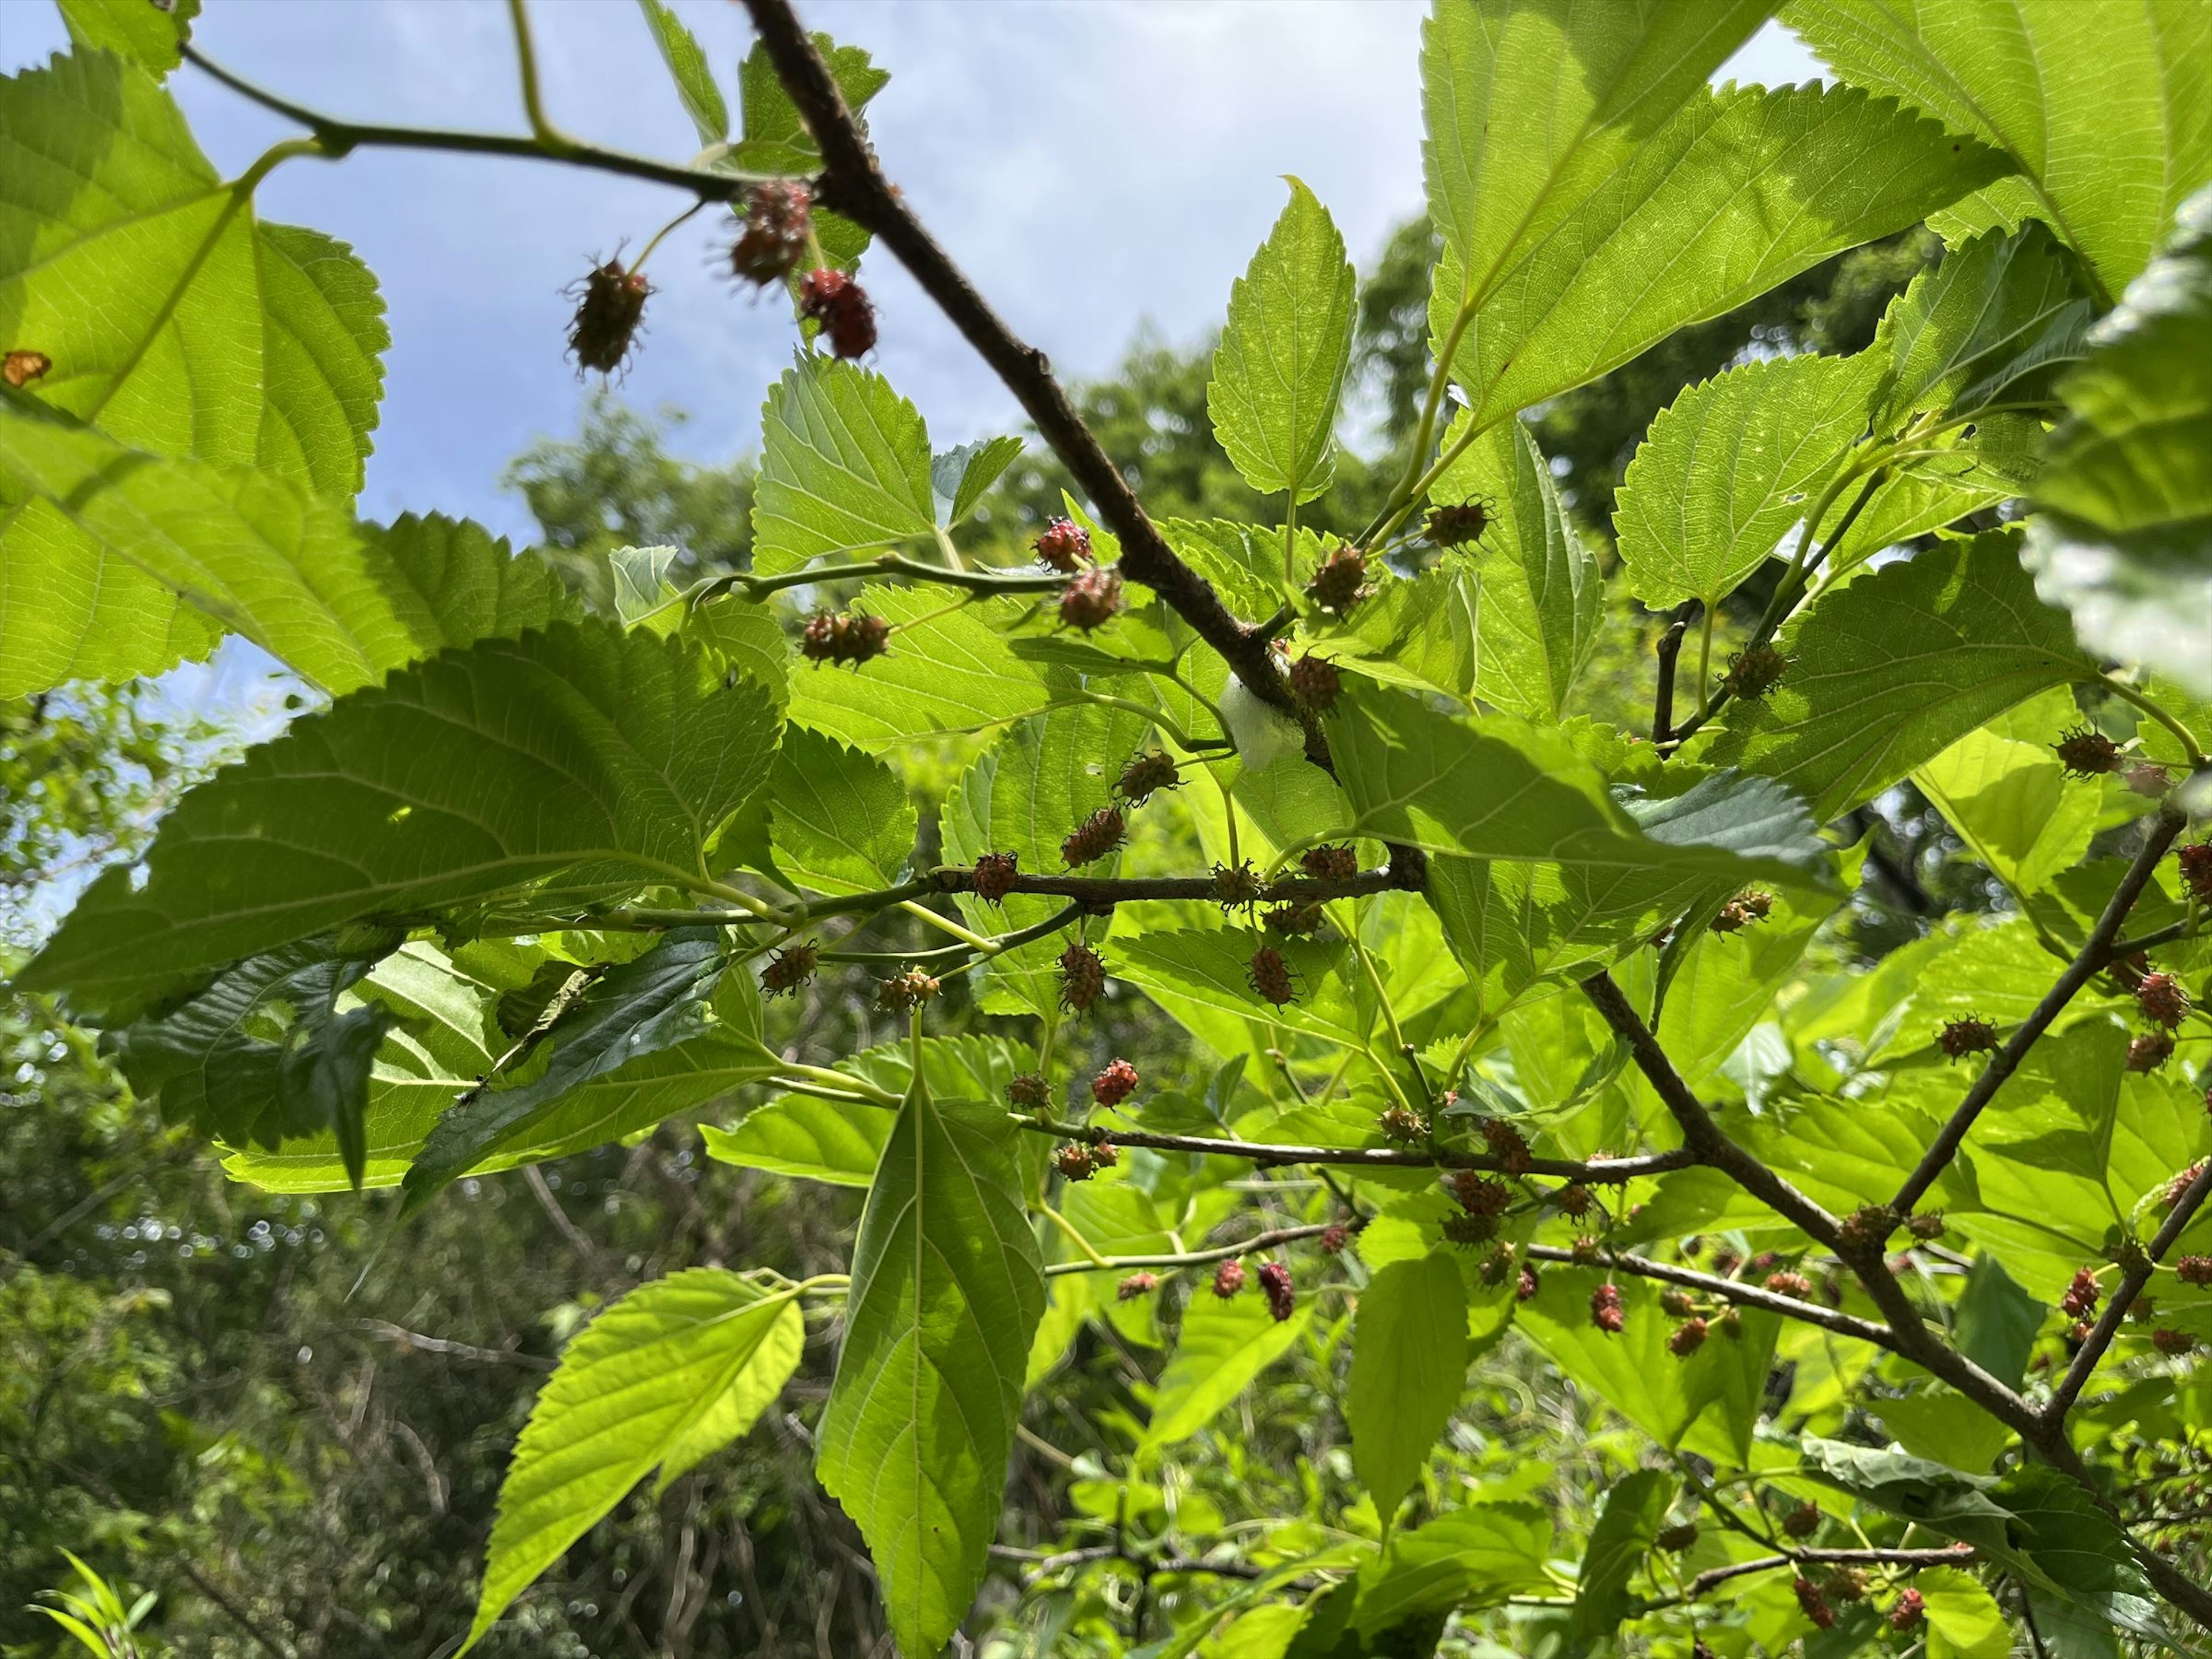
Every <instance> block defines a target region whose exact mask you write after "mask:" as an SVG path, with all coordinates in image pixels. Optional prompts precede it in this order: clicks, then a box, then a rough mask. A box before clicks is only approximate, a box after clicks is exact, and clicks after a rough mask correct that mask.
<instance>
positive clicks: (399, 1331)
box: [353, 1319, 556, 1371]
mask: <svg viewBox="0 0 2212 1659" xmlns="http://www.w3.org/2000/svg"><path fill="white" fill-rule="evenodd" d="M353 1328H354V1329H356V1330H357V1331H359V1332H361V1333H362V1334H363V1335H365V1336H376V1337H381V1338H383V1339H384V1340H386V1342H396V1343H398V1345H399V1346H401V1347H403V1348H419V1349H421V1350H422V1352H425V1353H442V1354H447V1355H450V1356H451V1357H452V1358H455V1359H473V1360H475V1361H476V1362H477V1364H483V1365H520V1366H521V1367H522V1368H523V1369H524V1370H533V1371H550V1370H552V1369H553V1367H554V1364H555V1363H556V1362H555V1361H553V1360H550V1359H548V1358H544V1356H543V1355H541V1354H534V1353H520V1352H516V1351H515V1350H514V1349H512V1348H480V1347H478V1346H476V1344H474V1343H473V1342H456V1341H454V1340H453V1339H452V1338H451V1337H445V1336H425V1335H423V1334H422V1332H420V1331H410V1330H409V1329H408V1328H406V1327H405V1326H404V1325H395V1324H393V1323H392V1322H391V1321H390V1320H388V1319H356V1321H354V1325H353Z"/></svg>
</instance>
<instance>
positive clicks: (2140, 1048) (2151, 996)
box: [2127, 973, 2191, 1072]
mask: <svg viewBox="0 0 2212 1659" xmlns="http://www.w3.org/2000/svg"><path fill="white" fill-rule="evenodd" d="M2190 1006H2191V1004H2190V997H2189V992H2188V990H2187V989H2186V988H2185V987H2184V986H2183V985H2182V983H2181V981H2179V980H2178V979H2176V978H2175V977H2174V976H2173V975H2172V974H2165V973H2149V974H2145V975H2143V976H2142V978H2141V979H2139V980H2137V981H2136V1012H2138V1013H2140V1014H2141V1015H2142V1017H2143V1018H2144V1020H2145V1021H2146V1022H2148V1024H2149V1025H2150V1027H2151V1029H2150V1030H2148V1031H2138V1032H2136V1035H2135V1036H2133V1037H2131V1038H2130V1039H2129V1041H2128V1060H2127V1066H2128V1070H2130V1072H2154V1071H2156V1070H2157V1069H2158V1068H2159V1067H2160V1066H2163V1065H2165V1064H2166V1061H2167V1060H2171V1059H2172V1058H2173V1028H2174V1027H2175V1026H2177V1025H2179V1024H2181V1022H2182V1021H2183V1020H2184V1019H2185V1018H2188V1015H2189V1010H2190Z"/></svg>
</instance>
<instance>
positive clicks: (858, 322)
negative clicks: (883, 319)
mask: <svg viewBox="0 0 2212 1659" xmlns="http://www.w3.org/2000/svg"><path fill="white" fill-rule="evenodd" d="M799 315H800V316H802V317H805V318H808V319H811V320H813V321H815V322H817V323H819V324H821V325H822V337H823V338H824V339H826V340H827V341H829V349H830V350H832V351H833V352H835V353H836V355H837V356H840V357H846V358H852V357H865V356H867V355H868V354H869V353H870V352H871V351H873V350H874V349H876V308H875V307H874V306H873V305H872V304H870V303H869V301H868V295H867V292H866V289H862V288H861V286H860V284H859V283H856V282H854V280H853V279H852V278H851V277H850V276H847V275H846V274H845V273H844V272H843V271H842V270H836V269H835V268H833V267H831V266H829V265H818V266H817V267H816V268H815V269H814V270H810V271H808V272H807V273H806V275H805V277H803V278H802V279H801V280H800V282H799Z"/></svg>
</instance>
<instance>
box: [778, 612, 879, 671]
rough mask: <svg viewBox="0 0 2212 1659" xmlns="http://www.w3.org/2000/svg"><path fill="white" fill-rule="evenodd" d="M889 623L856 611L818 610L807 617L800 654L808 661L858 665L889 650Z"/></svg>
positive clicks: (800, 641) (800, 644) (801, 635)
mask: <svg viewBox="0 0 2212 1659" xmlns="http://www.w3.org/2000/svg"><path fill="white" fill-rule="evenodd" d="M890 638H891V625H890V623H888V622H886V621H885V620H884V618H883V617H871V616H868V615H867V614H866V613H865V612H863V611H817V612H816V613H815V614H814V615H813V616H811V617H808V618H807V619H806V627H805V630H804V631H803V632H801V634H800V635H799V655H800V656H802V657H805V659H807V660H808V661H810V662H816V663H824V662H832V663H851V664H852V665H854V666H855V667H858V666H859V665H860V664H862V663H864V662H867V661H869V660H871V659H873V658H876V657H880V656H882V655H883V654H884V653H885V652H887V651H889V650H890Z"/></svg>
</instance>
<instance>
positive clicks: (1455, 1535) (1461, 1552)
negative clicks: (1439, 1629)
mask: <svg viewBox="0 0 2212 1659" xmlns="http://www.w3.org/2000/svg"><path fill="white" fill-rule="evenodd" d="M1465 1500H1471V1501H1465ZM1551 1553H1552V1522H1551V1517H1550V1516H1547V1515H1546V1514H1545V1513H1544V1511H1543V1510H1541V1508H1539V1507H1538V1506H1537V1505H1536V1504H1529V1503H1522V1502H1518V1501H1515V1500H1513V1499H1506V1498H1489V1497H1486V1496H1485V1495H1484V1493H1483V1492H1482V1491H1481V1489H1480V1488H1477V1489H1476V1490H1475V1491H1474V1492H1471V1493H1467V1494H1465V1499H1464V1500H1463V1507H1462V1508H1460V1509H1457V1510H1453V1511H1452V1512H1451V1513H1450V1514H1449V1515H1443V1516H1438V1517H1437V1519H1435V1520H1433V1521H1431V1522H1429V1523H1428V1524H1427V1525H1426V1526H1424V1527H1419V1528H1414V1529H1413V1530H1412V1531H1409V1532H1401V1533H1400V1534H1397V1535H1396V1536H1395V1537H1394V1538H1392V1539H1391V1540H1390V1541H1389V1545H1388V1546H1387V1547H1385V1548H1384V1550H1383V1553H1382V1554H1381V1555H1380V1556H1379V1557H1376V1559H1373V1560H1371V1561H1370V1562H1369V1563H1368V1564H1367V1565H1365V1566H1363V1567H1362V1568H1361V1569H1360V1570H1359V1578H1358V1585H1359V1601H1358V1605H1357V1606H1356V1607H1354V1608H1353V1610H1352V1626H1353V1627H1354V1628H1355V1629H1356V1630H1357V1631H1358V1632H1360V1633H1361V1634H1363V1635H1366V1636H1369V1637H1370V1638H1371V1637H1373V1636H1376V1635H1379V1634H1380V1633H1382V1632H1388V1631H1393V1630H1395V1629H1396V1628H1398V1627H1399V1626H1403V1625H1405V1624H1407V1622H1408V1621H1410V1620H1416V1619H1419V1618H1420V1617H1422V1616H1423V1615H1425V1614H1426V1615H1441V1614H1443V1613H1449V1611H1450V1610H1451V1609H1453V1608H1455V1607H1495V1606H1497V1605H1498V1604H1499V1603H1500V1602H1502V1601H1504V1600H1505V1598H1506V1597H1507V1596H1509V1595H1513V1594H1515V1593H1516V1592H1518V1591H1522V1590H1533V1589H1536V1588H1538V1587H1539V1586H1541V1585H1546V1584H1547V1583H1548V1580H1547V1578H1546V1577H1545V1572H1544V1568H1545V1564H1546V1561H1547V1558H1548V1557H1549V1556H1550V1554H1551ZM1433 1645H1434V1644H1433V1641H1431V1647H1432V1648H1433ZM1367 1651H1370V1652H1380V1651H1386V1650H1383V1649H1380V1648H1376V1649H1369V1650H1367Z"/></svg>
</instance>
